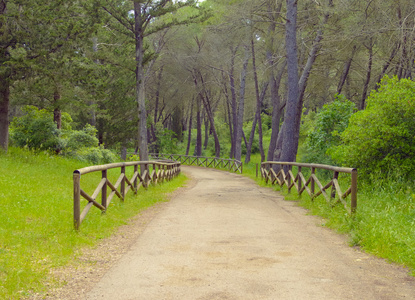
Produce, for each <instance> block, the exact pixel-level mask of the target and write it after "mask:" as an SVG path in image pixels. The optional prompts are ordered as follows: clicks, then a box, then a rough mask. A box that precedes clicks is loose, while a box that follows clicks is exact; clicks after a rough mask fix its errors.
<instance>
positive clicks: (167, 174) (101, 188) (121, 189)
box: [73, 161, 180, 230]
mask: <svg viewBox="0 0 415 300" xmlns="http://www.w3.org/2000/svg"><path fill="white" fill-rule="evenodd" d="M138 166H140V169H141V170H142V171H141V174H140V172H139V170H138V169H139V168H138ZM127 167H133V168H134V174H133V175H132V177H131V179H128V177H127V176H126V173H125V171H126V168H127ZM114 168H120V169H121V172H120V173H121V174H120V176H119V177H118V179H117V181H116V182H115V183H112V182H111V181H110V180H109V179H108V176H107V175H108V174H107V171H108V170H109V169H114ZM151 169H152V170H151ZM92 172H101V173H102V177H101V178H102V179H101V181H100V182H99V183H98V186H97V188H96V189H95V191H94V193H93V194H92V196H90V195H88V194H87V193H86V192H85V191H84V190H83V189H82V188H81V175H84V174H88V173H92ZM179 173H180V163H178V162H165V161H163V162H160V161H148V162H143V161H135V162H123V163H114V164H107V165H100V166H91V167H86V168H82V169H78V170H75V171H74V172H73V189H74V192H73V199H74V227H75V229H76V230H79V227H80V226H81V223H82V221H83V220H84V219H85V217H86V215H87V214H88V212H89V210H90V208H91V207H92V206H95V207H97V208H98V209H100V210H101V211H102V212H105V211H106V210H107V208H108V206H109V204H110V203H111V200H112V198H113V197H114V196H115V195H116V196H117V197H118V198H120V199H121V201H124V199H125V195H126V194H127V193H128V191H129V190H133V192H134V194H137V191H138V189H139V188H140V187H141V186H143V187H145V188H146V187H148V185H149V184H150V183H152V184H156V183H158V182H163V181H164V180H171V179H172V178H173V177H175V176H177V175H178V174H179ZM108 189H109V190H110V193H109V194H108ZM99 193H101V203H99V202H98V201H97V200H96V199H97V197H98V195H99ZM81 196H82V198H84V199H86V200H87V201H88V204H87V205H86V206H85V208H84V209H83V211H82V213H81Z"/></svg>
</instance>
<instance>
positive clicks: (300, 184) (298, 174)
mask: <svg viewBox="0 0 415 300" xmlns="http://www.w3.org/2000/svg"><path fill="white" fill-rule="evenodd" d="M300 174H302V173H301V166H299V167H297V180H298V184H297V186H298V195H299V196H301V193H300V191H301V188H302V186H303V182H302V181H301V176H300Z"/></svg>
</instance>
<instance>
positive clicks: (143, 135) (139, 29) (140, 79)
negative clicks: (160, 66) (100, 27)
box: [134, 1, 148, 161]
mask: <svg viewBox="0 0 415 300" xmlns="http://www.w3.org/2000/svg"><path fill="white" fill-rule="evenodd" d="M144 21H145V20H142V4H141V2H138V1H134V25H135V27H134V35H135V59H136V71H135V74H136V101H137V105H138V119H139V121H138V147H139V149H140V160H142V161H147V160H148V147H147V111H146V103H145V90H144V88H145V84H144V69H143V58H144V48H143V39H144V36H143V34H144V30H143V22H144Z"/></svg>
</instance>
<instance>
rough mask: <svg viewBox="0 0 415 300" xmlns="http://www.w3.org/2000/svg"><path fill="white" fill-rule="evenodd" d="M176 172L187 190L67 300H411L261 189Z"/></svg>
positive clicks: (393, 280)
mask: <svg viewBox="0 0 415 300" xmlns="http://www.w3.org/2000/svg"><path fill="white" fill-rule="evenodd" d="M183 170H184V172H185V173H186V174H188V175H189V176H191V177H192V178H193V180H192V184H190V186H189V187H188V188H186V189H184V190H183V191H182V192H181V193H179V194H177V195H176V196H175V197H173V199H172V200H171V201H170V202H169V203H168V204H167V205H166V206H164V207H163V209H161V211H160V212H158V213H157V214H156V215H155V217H154V218H153V219H152V220H151V221H150V222H149V224H148V225H147V227H146V228H145V230H143V232H142V233H141V234H140V235H135V237H134V240H133V241H131V243H130V248H129V250H128V251H127V252H126V253H125V254H124V255H123V256H122V257H121V258H120V259H119V260H118V261H117V263H116V264H114V265H113V266H112V267H111V268H110V269H109V271H108V272H106V273H105V274H104V275H103V276H102V277H101V278H100V279H99V278H98V279H99V281H97V283H96V284H95V285H94V286H93V287H92V289H90V290H89V291H88V290H85V291H84V293H82V295H80V294H79V293H78V294H77V297H78V298H77V299H82V298H83V299H88V300H94V299H111V300H112V299H125V300H127V299H129V300H130V299H146V300H147V299H319V300H320V299H415V280H414V278H413V277H410V276H408V275H407V273H406V271H405V270H404V269H402V268H400V267H397V266H394V265H391V264H388V263H386V262H385V261H384V260H381V259H377V258H374V257H372V256H369V255H367V254H364V253H362V252H360V251H358V250H356V249H353V248H350V247H348V246H347V242H346V240H345V238H344V237H342V236H339V235H337V234H335V233H333V232H331V231H330V230H327V229H325V228H322V227H320V226H318V224H319V220H318V219H317V218H315V217H312V216H307V215H306V211H305V210H304V209H302V208H299V207H297V206H296V204H295V203H293V202H288V201H284V200H283V199H282V197H281V196H279V195H278V194H277V193H276V192H274V191H272V190H271V189H268V188H261V187H258V186H257V185H256V184H255V183H254V182H253V181H251V180H250V179H248V178H245V177H242V176H240V175H236V174H230V173H227V172H221V171H216V170H210V169H202V168H197V167H183ZM141 227H142V226H141ZM94 277H95V278H97V277H99V276H94ZM83 283H84V287H85V286H87V282H85V281H84V282H83ZM81 296H82V297H81ZM62 299H66V298H62ZM68 299H69V297H68Z"/></svg>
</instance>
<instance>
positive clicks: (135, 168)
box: [133, 165, 138, 194]
mask: <svg viewBox="0 0 415 300" xmlns="http://www.w3.org/2000/svg"><path fill="white" fill-rule="evenodd" d="M137 172H138V165H134V174H135V173H137ZM137 178H138V176H137V177H136V178H135V179H134V182H133V184H134V190H135V193H136V194H137Z"/></svg>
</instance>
